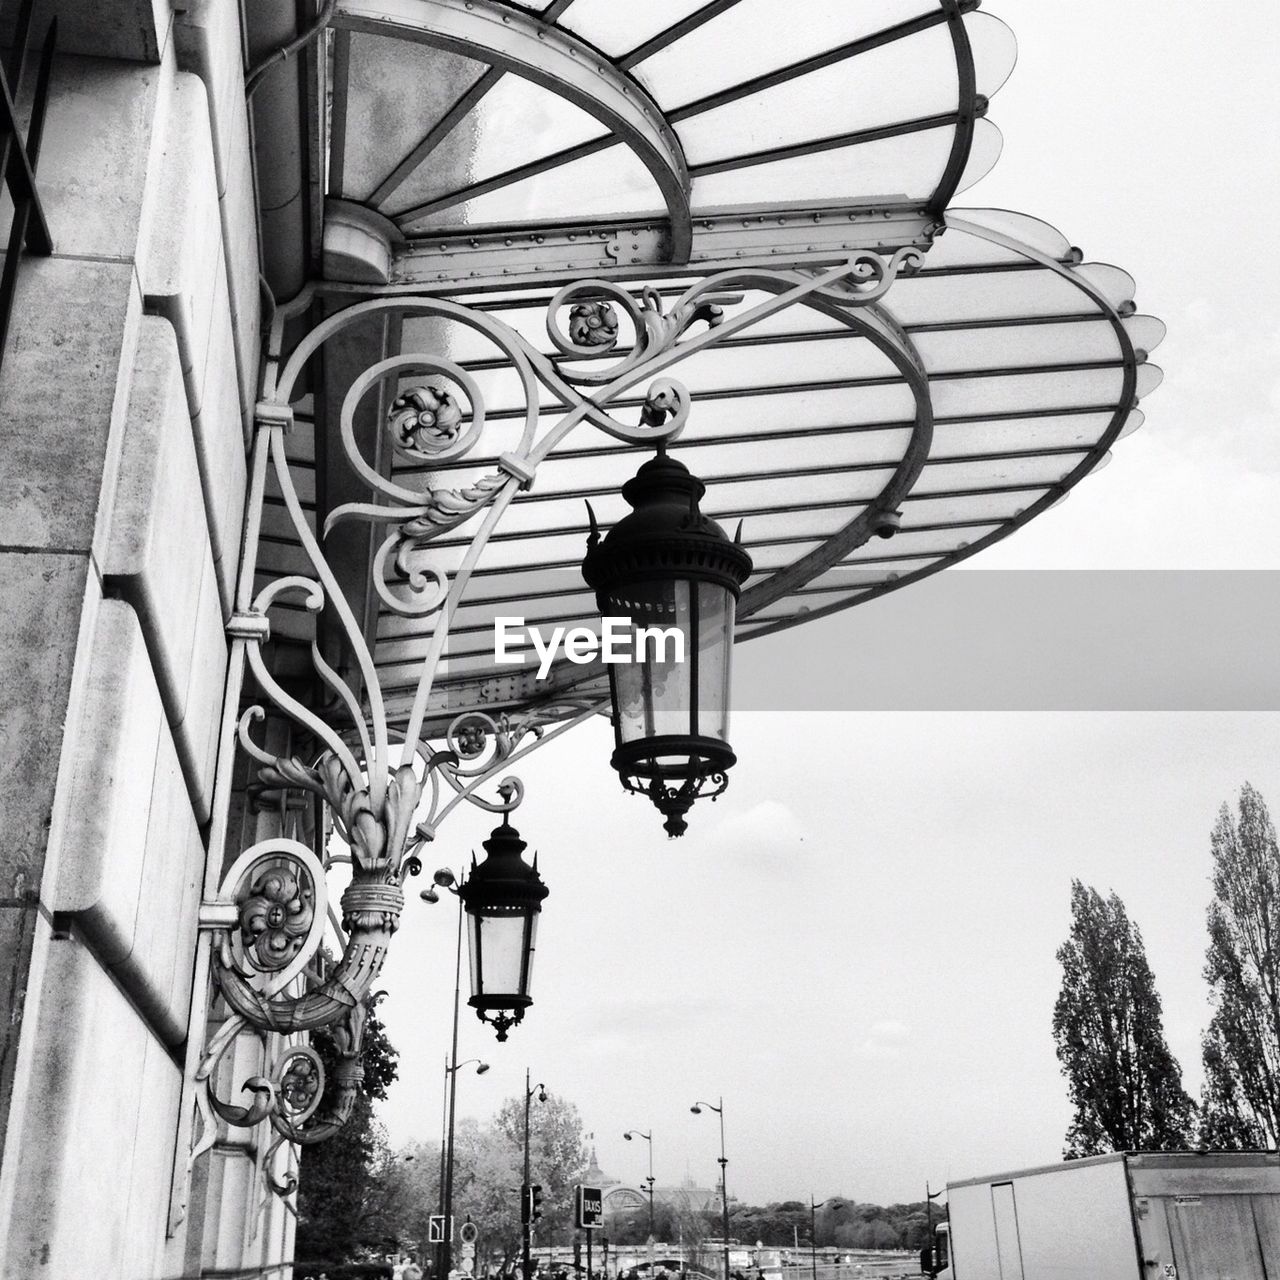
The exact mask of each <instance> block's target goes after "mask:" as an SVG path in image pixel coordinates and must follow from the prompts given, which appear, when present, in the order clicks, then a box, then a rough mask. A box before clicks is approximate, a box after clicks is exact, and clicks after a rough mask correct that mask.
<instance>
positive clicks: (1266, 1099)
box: [1201, 783, 1280, 1149]
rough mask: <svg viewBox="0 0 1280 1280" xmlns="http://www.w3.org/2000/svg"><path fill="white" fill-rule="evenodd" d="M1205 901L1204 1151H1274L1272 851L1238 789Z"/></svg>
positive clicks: (1279, 993) (1279, 861)
mask: <svg viewBox="0 0 1280 1280" xmlns="http://www.w3.org/2000/svg"><path fill="white" fill-rule="evenodd" d="M1211 848H1212V853H1213V901H1212V903H1211V904H1210V906H1209V922H1208V923H1209V950H1208V956H1207V959H1206V964H1205V970H1204V976H1205V980H1206V981H1207V982H1208V983H1209V992H1210V1001H1211V1003H1212V1006H1213V1017H1212V1018H1211V1020H1210V1022H1209V1028H1208V1030H1207V1031H1206V1032H1205V1034H1204V1038H1203V1043H1202V1052H1203V1060H1204V1089H1203V1094H1202V1104H1203V1109H1204V1119H1203V1124H1202V1130H1201V1136H1202V1140H1203V1141H1204V1142H1205V1143H1206V1145H1208V1146H1211V1147H1218V1148H1225V1149H1239V1148H1249V1147H1275V1146H1276V1145H1277V1144H1278V1143H1280V973H1278V968H1280V957H1278V956H1277V947H1280V852H1278V851H1277V848H1276V830H1275V827H1274V826H1273V825H1272V822H1271V817H1270V815H1269V814H1268V813H1267V806H1266V804H1265V802H1264V801H1263V799H1262V797H1261V796H1260V795H1259V794H1258V792H1256V791H1255V790H1254V789H1253V788H1252V787H1251V786H1249V784H1248V783H1246V784H1245V786H1244V788H1243V790H1242V791H1241V793H1240V806H1239V816H1238V817H1233V816H1232V814H1231V811H1230V809H1229V808H1228V807H1227V806H1226V805H1225V804H1224V805H1223V806H1222V810H1221V812H1220V813H1219V815H1218V821H1217V823H1216V824H1215V826H1214V828H1213V835H1212V837H1211Z"/></svg>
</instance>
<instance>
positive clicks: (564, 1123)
mask: <svg viewBox="0 0 1280 1280" xmlns="http://www.w3.org/2000/svg"><path fill="white" fill-rule="evenodd" d="M524 1106H525V1101H524V1098H523V1097H515V1098H508V1099H507V1100H506V1101H505V1102H504V1103H503V1104H502V1106H501V1107H500V1108H499V1109H498V1114H497V1115H496V1116H494V1118H493V1127H494V1129H495V1130H496V1131H497V1132H498V1133H499V1134H501V1135H502V1137H503V1138H504V1139H505V1140H506V1142H507V1143H508V1144H509V1146H510V1148H511V1149H512V1151H513V1152H514V1153H515V1154H516V1155H517V1156H518V1157H519V1159H520V1162H521V1163H520V1166H519V1167H520V1174H519V1175H518V1176H517V1177H516V1182H517V1184H518V1183H519V1182H520V1181H521V1179H522V1177H523V1170H524V1166H523V1158H524V1114H525V1113H524ZM586 1169H587V1143H586V1135H585V1133H584V1131H583V1127H582V1116H581V1115H580V1114H579V1112H578V1108H577V1107H576V1106H574V1104H573V1103H572V1102H570V1101H569V1100H568V1099H567V1098H562V1097H560V1096H559V1095H558V1094H555V1093H552V1092H551V1091H550V1090H547V1100H546V1101H545V1102H539V1101H538V1097H537V1095H536V1094H535V1095H534V1099H533V1102H532V1104H531V1107H530V1111H529V1170H530V1180H531V1181H533V1182H537V1183H540V1184H541V1186H542V1220H541V1222H540V1223H539V1224H538V1226H539V1231H540V1233H545V1232H548V1231H550V1232H553V1233H554V1234H555V1236H556V1238H557V1239H564V1238H567V1237H568V1234H569V1232H570V1231H571V1230H572V1229H573V1188H574V1186H575V1185H576V1184H577V1183H579V1182H581V1181H582V1176H583V1174H584V1173H585V1172H586Z"/></svg>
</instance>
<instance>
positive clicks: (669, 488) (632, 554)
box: [582, 446, 751, 836]
mask: <svg viewBox="0 0 1280 1280" xmlns="http://www.w3.org/2000/svg"><path fill="white" fill-rule="evenodd" d="M705 492H706V485H704V484H703V483H702V481H701V480H699V479H698V478H697V476H695V475H693V474H691V473H690V471H689V469H688V468H687V467H685V466H684V465H683V464H681V463H679V462H677V461H676V460H675V459H674V458H670V457H668V456H667V454H666V451H665V450H664V449H663V448H662V447H661V446H659V449H658V455H657V457H655V458H652V459H650V460H649V461H648V462H646V463H645V464H644V465H643V466H642V467H641V468H640V470H639V471H638V472H637V473H636V475H635V476H634V477H633V478H632V479H631V480H628V481H627V483H626V484H625V485H623V487H622V496H623V497H624V498H625V499H626V500H627V502H628V503H629V504H630V505H631V507H632V508H633V510H632V511H631V512H630V514H628V515H627V516H624V517H623V519H622V520H620V521H619V522H618V523H617V524H616V525H615V526H614V527H613V529H612V530H610V532H609V534H608V535H607V536H606V537H605V538H604V539H603V541H602V540H601V538H600V532H599V530H598V529H597V528H596V524H595V516H594V513H592V516H591V534H590V537H589V539H588V542H587V556H586V559H585V560H584V561H583V565H582V575H583V577H584V578H585V579H586V581H587V585H588V586H590V587H592V588H594V590H595V593H596V602H597V604H598V605H599V608H600V613H601V616H602V617H603V618H606V619H609V618H621V619H627V620H628V621H629V626H630V633H629V640H630V647H629V648H627V647H626V646H623V649H624V651H625V652H626V653H627V654H629V655H630V657H631V658H632V660H631V661H610V662H609V663H608V668H609V686H610V691H611V693H612V695H613V724H614V738H615V750H614V752H613V758H612V761H611V763H612V765H613V767H614V768H615V769H616V770H617V771H618V774H619V776H620V777H621V778H622V785H623V786H624V787H626V789H627V790H628V791H636V792H639V793H641V794H643V795H647V796H648V797H649V798H650V799H651V800H652V801H653V803H654V804H655V805H656V806H657V807H658V809H659V810H660V811H661V812H662V814H663V815H664V816H665V817H666V822H665V824H664V825H665V827H666V830H667V833H668V834H669V835H671V836H679V835H683V834H684V831H685V828H686V826H687V823H686V822H685V814H687V813H688V812H689V809H690V808H691V807H692V805H693V802H694V801H695V800H697V799H699V798H701V797H703V796H711V797H715V796H718V795H719V794H720V793H721V792H722V791H723V790H724V789H725V786H726V784H727V781H728V779H727V778H726V776H725V773H726V770H727V769H729V767H730V766H731V765H732V764H733V763H734V761H735V759H736V757H735V756H734V754H733V751H732V749H731V748H730V746H729V741H728V734H729V666H730V656H731V653H732V650H733V626H734V614H735V610H736V607H737V603H738V596H739V593H740V592H741V590H742V584H743V583H744V582H745V581H746V580H747V577H748V576H749V574H750V573H751V557H750V556H749V555H748V554H747V552H746V550H745V549H744V548H743V547H742V546H740V545H739V544H738V542H737V541H730V540H729V538H728V537H727V536H726V535H725V533H724V530H723V529H721V528H720V526H719V525H718V524H716V522H715V521H714V520H712V519H710V518H708V517H707V516H704V515H703V514H702V512H701V511H700V510H699V509H698V500H699V499H700V498H701V497H702V495H703V494H704V493H705ZM588 511H590V507H588ZM608 632H609V628H608V627H606V641H607V640H608ZM655 633H657V634H655Z"/></svg>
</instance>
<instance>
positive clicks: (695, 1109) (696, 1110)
mask: <svg viewBox="0 0 1280 1280" xmlns="http://www.w3.org/2000/svg"><path fill="white" fill-rule="evenodd" d="M689 1110H690V1111H692V1112H693V1114H694V1115H695V1116H700V1115H701V1114H702V1108H701V1107H700V1106H698V1104H697V1103H696V1102H695V1103H694V1104H693V1106H691V1107H690V1108H689Z"/></svg>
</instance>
